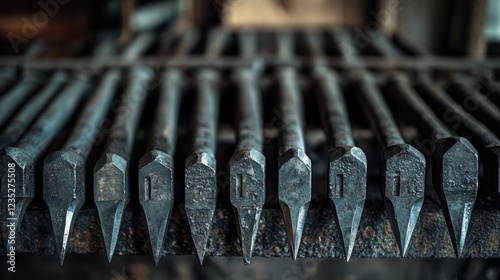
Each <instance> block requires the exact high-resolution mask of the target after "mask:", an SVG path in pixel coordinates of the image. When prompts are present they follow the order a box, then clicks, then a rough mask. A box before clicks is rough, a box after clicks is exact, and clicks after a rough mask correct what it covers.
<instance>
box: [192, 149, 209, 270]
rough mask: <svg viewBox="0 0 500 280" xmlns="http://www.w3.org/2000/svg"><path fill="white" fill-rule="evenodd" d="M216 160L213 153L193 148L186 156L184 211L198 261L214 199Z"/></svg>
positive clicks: (201, 259) (206, 239)
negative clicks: (191, 152)
mask: <svg viewBox="0 0 500 280" xmlns="http://www.w3.org/2000/svg"><path fill="white" fill-rule="evenodd" d="M215 172H216V161H215V158H214V156H213V154H209V153H206V152H195V153H193V154H192V155H191V156H189V157H188V158H187V160H186V175H185V176H186V179H185V181H186V198H185V207H186V214H187V218H188V222H189V228H190V229H191V236H192V238H193V243H194V246H195V249H196V255H197V256H198V260H199V261H200V263H201V264H203V258H204V256H205V248H206V245H207V241H208V237H209V235H210V231H211V228H212V219H213V216H214V212H215V204H216V202H217V182H216V175H215Z"/></svg>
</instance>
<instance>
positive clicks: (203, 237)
mask: <svg viewBox="0 0 500 280" xmlns="http://www.w3.org/2000/svg"><path fill="white" fill-rule="evenodd" d="M186 214H187V217H188V222H189V228H190V229H191V237H192V240H193V244H194V248H195V251H196V255H197V256H198V260H199V261H200V264H203V258H204V257H205V253H206V246H207V241H208V238H209V236H210V233H211V228H212V219H213V215H214V210H213V209H190V208H187V207H186Z"/></svg>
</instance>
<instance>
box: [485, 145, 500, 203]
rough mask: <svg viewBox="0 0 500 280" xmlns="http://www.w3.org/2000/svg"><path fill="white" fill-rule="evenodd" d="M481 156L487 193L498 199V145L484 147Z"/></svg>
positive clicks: (499, 175) (499, 151)
mask: <svg viewBox="0 0 500 280" xmlns="http://www.w3.org/2000/svg"><path fill="white" fill-rule="evenodd" d="M482 158H483V160H482V161H483V162H484V175H485V176H484V177H485V178H486V188H487V190H488V193H489V194H490V195H491V196H493V197H494V198H496V199H497V200H500V146H493V147H487V148H485V149H484V150H483V151H482Z"/></svg>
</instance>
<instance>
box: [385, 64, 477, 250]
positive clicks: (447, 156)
mask: <svg viewBox="0 0 500 280" xmlns="http://www.w3.org/2000/svg"><path fill="white" fill-rule="evenodd" d="M388 91H389V92H390V93H391V97H392V99H393V100H395V101H396V102H397V104H398V105H399V106H400V107H401V108H404V110H403V111H404V112H405V113H406V114H407V115H408V117H410V119H412V120H413V122H414V123H415V125H416V126H417V127H418V128H419V130H420V132H421V133H422V135H425V137H428V138H426V139H424V140H421V141H419V142H418V143H420V145H421V150H424V151H425V152H424V153H425V155H426V156H427V157H431V156H432V158H433V161H434V164H433V170H434V171H433V181H434V187H435V189H436V192H437V194H438V196H439V199H440V201H441V205H442V206H443V211H444V214H445V217H446V223H447V225H448V229H449V232H450V236H451V240H452V242H453V247H454V249H455V253H456V255H457V257H460V256H461V255H462V252H463V249H464V245H465V240H466V235H467V229H468V227H469V221H470V218H471V214H472V207H473V206H474V203H475V201H476V196H477V188H478V154H477V151H476V149H475V148H474V147H473V146H472V144H471V143H470V142H469V141H468V140H467V139H465V138H463V137H458V136H454V135H453V134H451V132H450V131H449V130H448V128H447V127H446V126H445V125H444V124H443V123H442V122H441V121H440V120H439V118H438V117H437V116H436V115H435V114H434V113H433V112H432V110H431V108H429V107H428V105H427V104H426V103H425V102H424V100H422V99H421V98H420V97H419V96H418V93H416V92H415V90H414V89H413V88H412V86H411V84H410V81H409V79H408V77H406V76H405V75H404V74H402V73H395V74H393V75H392V76H391V78H390V81H389V84H388Z"/></svg>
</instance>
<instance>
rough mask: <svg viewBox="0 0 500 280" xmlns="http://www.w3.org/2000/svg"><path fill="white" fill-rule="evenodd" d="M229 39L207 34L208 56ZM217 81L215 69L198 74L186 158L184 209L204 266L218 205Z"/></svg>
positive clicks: (224, 33) (223, 33) (222, 33)
mask: <svg viewBox="0 0 500 280" xmlns="http://www.w3.org/2000/svg"><path fill="white" fill-rule="evenodd" d="M227 38H228V33H227V30H225V29H223V28H217V29H213V30H212V31H211V32H210V33H209V35H208V39H207V40H208V43H207V49H206V50H205V56H206V57H208V58H214V59H216V58H218V57H219V56H220V54H221V52H222V50H223V48H224V44H225V42H226V40H227ZM217 81H218V73H217V71H215V70H213V69H208V68H207V69H202V70H200V71H199V73H198V74H197V83H198V100H197V101H196V111H195V114H196V117H195V121H196V123H195V128H194V143H193V148H192V153H191V155H190V156H189V157H188V158H187V159H186V170H185V178H186V179H185V184H186V193H185V196H186V197H185V209H186V214H187V219H188V222H189V228H190V229H191V236H192V238H193V243H194V247H195V250H196V255H197V256H198V260H199V261H200V263H203V258H204V257H205V252H206V244H207V241H208V237H209V235H210V230H211V228H212V219H213V216H214V211H215V204H216V202H217V182H216V174H215V173H216V160H215V145H216V142H217V140H216V139H217V123H218V116H219V113H218V111H219V104H218V102H219V98H218V93H217V90H218V89H217V84H216V83H217Z"/></svg>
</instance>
